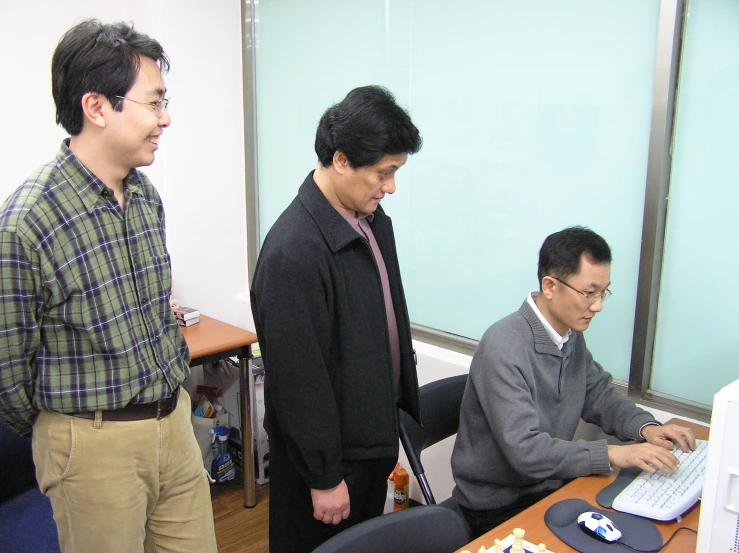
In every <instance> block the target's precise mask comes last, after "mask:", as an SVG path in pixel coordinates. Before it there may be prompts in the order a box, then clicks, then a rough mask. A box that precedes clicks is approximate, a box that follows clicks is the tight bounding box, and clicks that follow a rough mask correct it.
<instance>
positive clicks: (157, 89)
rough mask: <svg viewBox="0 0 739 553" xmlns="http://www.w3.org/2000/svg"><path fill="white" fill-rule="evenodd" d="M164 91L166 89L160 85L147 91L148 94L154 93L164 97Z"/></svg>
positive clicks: (165, 91)
mask: <svg viewBox="0 0 739 553" xmlns="http://www.w3.org/2000/svg"><path fill="white" fill-rule="evenodd" d="M166 93H167V89H166V88H161V87H159V88H153V89H151V91H150V92H149V94H155V95H156V96H159V97H160V98H164V95H165V94H166Z"/></svg>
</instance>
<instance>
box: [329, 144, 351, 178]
mask: <svg viewBox="0 0 739 553" xmlns="http://www.w3.org/2000/svg"><path fill="white" fill-rule="evenodd" d="M333 166H334V170H335V171H336V172H337V173H339V174H340V175H343V174H344V173H345V172H346V170H347V168H349V167H350V165H349V158H347V157H346V154H344V152H340V151H339V150H336V151H335V152H334V159H333Z"/></svg>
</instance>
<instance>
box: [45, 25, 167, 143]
mask: <svg viewBox="0 0 739 553" xmlns="http://www.w3.org/2000/svg"><path fill="white" fill-rule="evenodd" d="M142 57H146V58H151V59H152V60H154V61H155V62H156V63H157V65H158V66H159V69H160V70H161V71H162V73H166V72H167V71H169V59H168V58H167V55H166V54H165V53H164V50H163V49H162V46H161V45H160V44H159V43H158V42H157V41H156V40H154V39H153V38H150V37H148V36H147V35H145V34H143V33H140V32H138V31H136V30H135V29H134V28H133V25H132V24H128V23H123V22H121V23H112V24H103V23H101V22H100V21H98V20H97V19H89V20H86V21H83V22H81V23H78V24H77V25H75V26H74V27H72V28H71V29H69V30H68V31H67V32H66V33H65V34H64V36H63V37H62V38H61V40H60V41H59V44H58V45H57V47H56V50H55V51H54V57H53V58H52V60H51V91H52V94H53V96H54V102H55V103H56V122H57V124H58V125H61V126H62V127H64V128H65V129H66V131H67V132H68V133H69V134H71V135H72V136H76V135H78V134H80V133H81V132H82V120H83V119H82V117H83V114H82V96H84V95H85V94H87V93H88V92H96V93H98V94H102V95H103V96H105V97H106V98H107V99H108V101H110V103H111V105H112V106H113V109H115V110H116V111H120V110H121V109H123V108H122V104H123V100H121V99H120V98H116V96H125V95H126V93H127V92H128V91H129V90H130V89H131V87H132V86H133V85H134V83H135V82H136V78H137V76H138V73H139V69H140V67H141V58H142Z"/></svg>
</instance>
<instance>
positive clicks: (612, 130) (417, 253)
mask: <svg viewBox="0 0 739 553" xmlns="http://www.w3.org/2000/svg"><path fill="white" fill-rule="evenodd" d="M257 17H258V23H257V41H258V47H257V77H256V82H257V112H258V117H257V125H258V138H259V142H258V152H259V154H258V155H259V158H258V161H259V171H258V180H259V203H260V226H261V229H260V232H261V236H262V239H263V238H264V236H265V235H266V232H267V231H268V230H269V228H270V227H271V225H272V223H273V222H274V220H275V219H276V218H277V216H278V215H279V213H280V212H281V211H282V210H283V209H284V208H285V207H286V206H287V204H288V203H289V202H290V201H291V199H292V198H293V197H294V195H295V193H296V190H297V188H298V186H299V185H300V184H301V183H302V181H303V179H304V178H305V176H306V174H307V173H308V171H310V170H311V169H312V168H313V167H314V166H315V163H316V161H315V159H316V158H315V153H314V151H313V140H314V136H315V128H316V125H317V123H318V120H319V118H320V116H321V114H322V112H323V110H324V109H325V108H326V107H328V106H329V105H330V104H331V103H333V102H336V101H338V100H340V99H341V98H342V97H343V96H344V95H345V94H346V93H347V92H348V91H349V90H350V89H352V88H353V87H355V86H360V85H364V84H381V85H384V86H387V87H388V88H389V89H390V90H392V91H393V93H394V94H395V95H396V97H397V98H398V101H399V102H400V103H401V104H403V105H405V106H406V107H407V108H408V109H409V111H410V113H411V116H412V117H413V119H414V121H415V122H416V124H417V126H418V127H419V129H420V130H421V133H422V135H423V139H424V146H423V149H422V150H421V152H420V153H419V154H417V155H416V156H412V157H411V158H410V160H409V162H408V164H407V165H406V167H404V168H403V169H401V171H400V172H399V173H398V177H397V184H398V191H397V193H396V194H395V195H394V196H393V197H388V198H386V199H385V200H384V201H383V206H384V208H385V210H386V211H387V212H388V213H389V214H390V215H391V216H392V217H393V221H394V223H395V229H396V234H397V238H398V245H399V251H400V258H401V264H402V271H403V275H404V280H405V288H406V292H407V296H408V302H409V310H410V314H411V319H412V320H413V321H414V322H416V323H419V324H422V325H426V326H429V327H433V328H437V329H441V330H444V331H447V332H450V333H453V334H457V335H461V336H466V337H470V338H473V339H479V338H480V336H481V335H482V333H483V332H484V331H485V329H486V328H487V327H488V326H489V325H490V324H491V323H492V322H494V321H495V320H497V319H499V318H501V317H503V316H505V315H506V314H508V313H510V312H511V311H514V310H516V309H517V308H518V307H519V305H520V304H521V302H522V301H523V300H524V298H525V296H526V294H527V293H528V292H529V291H531V290H533V289H535V288H537V287H538V283H537V278H536V263H537V254H538V248H539V246H540V245H541V242H542V241H543V239H544V238H545V237H546V235H548V234H549V233H551V232H554V231H556V230H560V229H561V228H563V227H565V226H568V225H573V224H580V225H586V226H589V227H591V228H592V229H594V230H595V231H596V232H599V233H600V234H602V235H603V236H604V237H605V238H606V240H607V241H608V242H609V243H610V245H611V247H612V249H613V253H614V264H613V272H612V281H613V285H612V287H611V288H612V290H613V292H614V295H613V298H612V299H610V300H609V301H608V303H607V304H606V306H605V310H604V311H603V313H602V314H600V315H599V316H598V317H597V318H596V321H595V322H594V323H593V324H592V325H591V329H590V330H589V331H588V334H587V338H588V343H589V345H590V347H591V349H592V350H593V352H594V355H595V357H596V359H599V360H601V361H602V362H603V364H604V365H605V366H606V368H607V369H608V370H610V371H611V372H612V373H613V374H614V376H615V377H616V378H619V379H622V380H626V379H627V378H628V371H629V364H630V353H631V341H632V333H633V322H634V306H635V301H636V279H637V271H638V261H639V252H640V240H641V227H642V216H643V209H644V187H645V181H646V166H647V152H648V141H649V129H650V113H651V102H652V85H653V78H654V77H653V74H654V65H655V60H654V57H655V50H656V39H657V22H658V17H659V1H658V0H648V1H645V0H625V1H624V0H622V1H619V2H613V1H610V0H609V1H594V0H566V1H558V2H551V1H549V0H546V1H545V0H504V1H503V0H475V1H464V2H456V3H453V4H450V3H449V2H442V1H440V0H424V1H412V0H405V1H402V0H393V1H390V0H385V1H381V0H374V1H370V0H363V1H360V0H353V1H352V2H351V8H349V7H348V3H347V2H345V1H339V0H319V1H316V2H304V1H300V0H293V1H288V0H280V1H277V0H261V1H260V3H259V5H258V14H257Z"/></svg>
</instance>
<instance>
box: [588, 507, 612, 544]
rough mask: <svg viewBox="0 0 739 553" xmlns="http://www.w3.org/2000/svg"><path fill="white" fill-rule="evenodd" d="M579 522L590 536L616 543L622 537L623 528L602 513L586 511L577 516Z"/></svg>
mask: <svg viewBox="0 0 739 553" xmlns="http://www.w3.org/2000/svg"><path fill="white" fill-rule="evenodd" d="M577 524H578V525H579V526H580V528H581V529H582V531H583V532H585V533H586V534H587V535H588V536H590V537H592V538H595V539H596V540H600V541H602V542H605V543H614V542H617V541H619V540H620V539H621V530H619V529H618V528H616V525H615V524H613V522H611V519H610V518H608V517H607V516H605V515H602V514H600V513H595V512H593V511H585V512H584V513H583V514H581V515H580V516H579V517H577Z"/></svg>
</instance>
